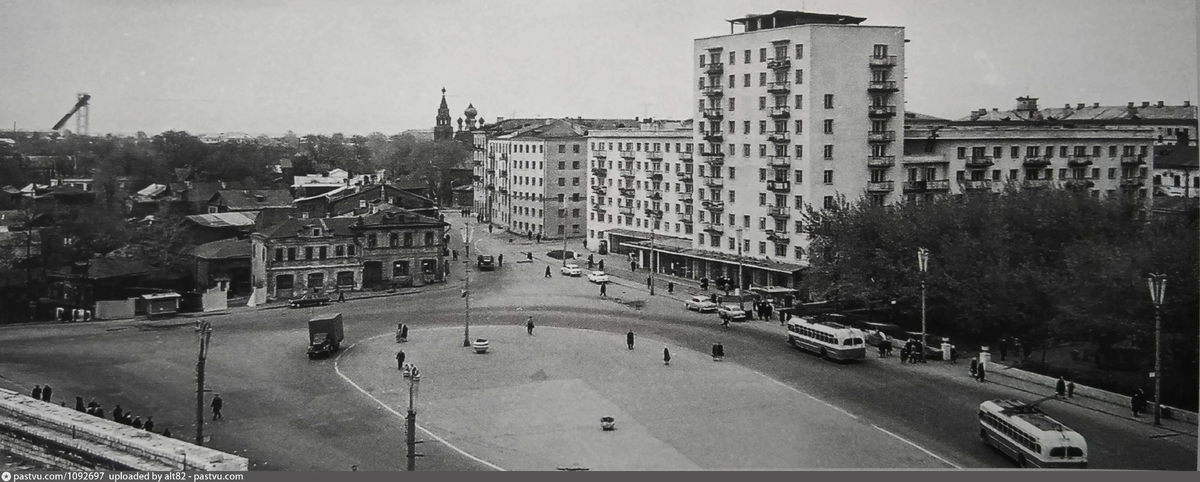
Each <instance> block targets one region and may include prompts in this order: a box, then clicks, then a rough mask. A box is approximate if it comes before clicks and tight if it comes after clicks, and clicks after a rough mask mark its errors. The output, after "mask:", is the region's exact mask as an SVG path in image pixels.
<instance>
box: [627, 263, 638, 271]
mask: <svg viewBox="0 0 1200 482" xmlns="http://www.w3.org/2000/svg"><path fill="white" fill-rule="evenodd" d="M629 271H637V261H630V262H629Z"/></svg>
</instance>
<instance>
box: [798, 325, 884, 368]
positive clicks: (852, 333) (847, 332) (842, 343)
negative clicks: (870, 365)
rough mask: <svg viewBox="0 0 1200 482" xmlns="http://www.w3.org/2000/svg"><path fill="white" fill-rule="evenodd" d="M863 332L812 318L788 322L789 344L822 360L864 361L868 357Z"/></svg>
mask: <svg viewBox="0 0 1200 482" xmlns="http://www.w3.org/2000/svg"><path fill="white" fill-rule="evenodd" d="M863 339H864V337H863V332H862V331H860V330H857V329H854V328H850V327H848V326H845V325H842V324H840V323H833V322H824V323H821V322H816V321H813V320H812V319H811V318H792V320H791V321H789V322H788V339H787V341H788V344H789V345H792V346H793V347H797V348H802V349H805V350H808V351H811V352H813V353H816V354H818V355H821V357H822V358H832V359H834V360H839V361H843V360H862V359H863V358H866V357H867V348H866V345H865V344H864V341H863Z"/></svg>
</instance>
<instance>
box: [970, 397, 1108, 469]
mask: <svg viewBox="0 0 1200 482" xmlns="http://www.w3.org/2000/svg"><path fill="white" fill-rule="evenodd" d="M979 437H980V438H982V439H983V443H985V444H988V445H991V446H992V447H995V448H996V449H998V450H1000V451H1001V452H1004V454H1005V455H1007V456H1009V457H1012V458H1013V460H1016V462H1017V465H1020V466H1021V467H1039V468H1077V469H1082V468H1086V467H1087V441H1085V440H1084V439H1083V436H1082V435H1079V433H1077V432H1075V431H1074V430H1071V429H1069V428H1067V427H1066V426H1064V425H1063V424H1061V423H1059V422H1058V421H1057V420H1054V419H1053V418H1050V416H1048V415H1046V414H1045V413H1043V412H1042V411H1041V410H1040V409H1038V407H1037V406H1036V404H1030V403H1025V402H1022V401H1019V400H989V401H986V402H983V403H981V404H979Z"/></svg>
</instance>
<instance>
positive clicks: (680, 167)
mask: <svg viewBox="0 0 1200 482" xmlns="http://www.w3.org/2000/svg"><path fill="white" fill-rule="evenodd" d="M607 162H608V169H613V166H614V164H613V161H607ZM597 164H599V165H598V166H597ZM604 164H605V161H602V160H599V159H592V164H591V165H592V167H600V168H604ZM615 165H616V168H617V169H628V170H631V171H632V170H634V169H635V167H634V166H635V165H636V166H637V167H636V169H637V170H639V171H640V170H642V161H637V162H636V163H635V162H634V161H625V162H624V164H622V163H621V161H616V164H615ZM664 167H665V168H666V172H667V173H670V172H671V163H669V162H657V161H656V162H649V161H647V162H646V164H645V169H646V170H647V171H658V170H659V169H662V168H664ZM675 172H692V165H691V164H690V163H675ZM592 179H595V178H592Z"/></svg>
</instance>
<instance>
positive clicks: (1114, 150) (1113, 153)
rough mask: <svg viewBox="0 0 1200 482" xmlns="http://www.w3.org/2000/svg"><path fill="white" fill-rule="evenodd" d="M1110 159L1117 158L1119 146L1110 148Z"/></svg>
mask: <svg viewBox="0 0 1200 482" xmlns="http://www.w3.org/2000/svg"><path fill="white" fill-rule="evenodd" d="M1108 157H1117V146H1108Z"/></svg>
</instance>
